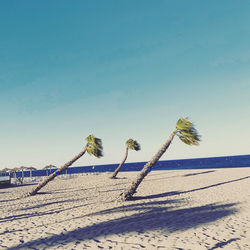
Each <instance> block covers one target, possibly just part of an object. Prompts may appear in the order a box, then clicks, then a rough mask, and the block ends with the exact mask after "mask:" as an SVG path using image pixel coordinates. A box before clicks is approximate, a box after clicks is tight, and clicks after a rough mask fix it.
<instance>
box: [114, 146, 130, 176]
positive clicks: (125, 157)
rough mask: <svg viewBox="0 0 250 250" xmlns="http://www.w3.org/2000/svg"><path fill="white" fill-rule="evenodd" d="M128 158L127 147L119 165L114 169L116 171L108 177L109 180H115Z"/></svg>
mask: <svg viewBox="0 0 250 250" xmlns="http://www.w3.org/2000/svg"><path fill="white" fill-rule="evenodd" d="M127 157H128V147H126V152H125V156H124V158H123V160H122V162H121V164H120V165H119V166H118V167H117V168H116V170H115V171H114V173H113V174H112V175H111V176H110V179H115V178H116V176H117V174H118V172H119V171H120V169H121V167H122V165H123V164H124V162H125V161H126V160H127Z"/></svg>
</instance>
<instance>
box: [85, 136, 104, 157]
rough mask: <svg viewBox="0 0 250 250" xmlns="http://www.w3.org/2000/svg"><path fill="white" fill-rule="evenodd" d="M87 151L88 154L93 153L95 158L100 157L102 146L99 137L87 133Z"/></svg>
mask: <svg viewBox="0 0 250 250" xmlns="http://www.w3.org/2000/svg"><path fill="white" fill-rule="evenodd" d="M86 140H87V146H86V149H87V152H88V153H89V154H90V155H94V156H95V157H97V158H100V157H102V156H103V152H102V150H103V147H102V140H101V139H99V138H96V137H95V136H93V135H89V136H88V137H87V138H86Z"/></svg>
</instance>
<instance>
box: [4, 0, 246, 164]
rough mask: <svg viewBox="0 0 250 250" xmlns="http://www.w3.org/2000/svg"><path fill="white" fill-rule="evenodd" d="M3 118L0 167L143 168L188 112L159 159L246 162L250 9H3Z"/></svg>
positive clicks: (141, 4) (242, 5) (228, 3)
mask: <svg viewBox="0 0 250 250" xmlns="http://www.w3.org/2000/svg"><path fill="white" fill-rule="evenodd" d="M0 115H1V123H0V169H1V168H4V167H10V168H12V167H19V166H21V165H24V166H35V167H37V168H42V167H44V166H45V165H47V164H54V165H56V166H60V165H61V164H63V163H64V162H66V161H68V160H70V159H71V158H72V157H73V156H74V155H75V154H77V153H78V152H79V151H80V150H81V149H82V148H83V146H84V145H85V138H86V137H87V136H88V135H89V134H94V135H95V136H97V137H99V138H101V139H102V140H103V146H104V157H103V158H101V159H95V158H94V157H90V156H88V155H85V156H84V157H83V158H82V159H81V160H79V161H78V162H77V163H76V164H75V165H92V164H103V163H107V164H108V163H118V162H119V161H120V160H121V159H122V157H123V154H124V150H125V141H126V140H127V139H129V138H133V139H136V140H137V141H138V142H139V143H140V144H141V148H142V150H141V151H140V152H130V154H129V157H128V160H127V161H128V162H135V161H147V160H149V159H150V158H151V157H152V156H153V155H154V153H155V152H156V151H157V150H158V149H159V147H160V146H161V145H162V144H163V142H164V141H165V140H166V139H167V138H168V136H169V134H170V133H171V132H172V130H173V129H174V127H175V123H176V121H177V120H178V118H179V117H186V116H188V117H189V118H190V119H191V120H192V121H194V122H195V124H196V128H197V129H198V131H199V132H200V134H201V135H202V142H201V144H200V146H199V147H194V146H193V147H189V146H187V145H184V144H182V143H181V142H179V139H178V138H175V139H174V142H173V144H172V145H171V147H170V148H169V150H168V152H166V154H165V155H164V156H163V157H162V160H167V159H180V158H197V157H210V156H212V157H213V156H223V155H238V154H249V153H250V126H249V124H250V1H248V0H241V1H235V0H221V1H217V0H211V1H200V0H197V1H195V0H189V1H186V0H178V1H174V0H172V1H168V0H166V1H161V0H159V1H152V0H151V1H147V0H137V1H134V0H128V1H117V0H115V1H95V0H91V1H90V0H89V1H77V0H75V1H63V0H55V1H46V0H43V1H31V0H30V1H27V0H23V1H18V0H16V1H14V0H13V1H1V3H0Z"/></svg>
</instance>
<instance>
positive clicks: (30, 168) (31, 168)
mask: <svg viewBox="0 0 250 250" xmlns="http://www.w3.org/2000/svg"><path fill="white" fill-rule="evenodd" d="M26 169H27V170H30V178H31V177H32V170H37V169H36V168H34V167H27V168H26Z"/></svg>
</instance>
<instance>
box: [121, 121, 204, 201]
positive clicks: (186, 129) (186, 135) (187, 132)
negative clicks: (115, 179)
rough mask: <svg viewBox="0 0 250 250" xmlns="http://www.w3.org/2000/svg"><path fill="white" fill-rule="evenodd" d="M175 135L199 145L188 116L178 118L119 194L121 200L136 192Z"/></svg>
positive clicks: (129, 197) (191, 143)
mask: <svg viewBox="0 0 250 250" xmlns="http://www.w3.org/2000/svg"><path fill="white" fill-rule="evenodd" d="M175 135H177V136H178V137H179V138H180V139H181V141H182V142H184V143H186V144H188V145H199V141H200V136H199V135H198V132H197V130H196V129H195V128H194V125H193V123H192V122H190V121H189V120H188V118H181V119H179V120H178V122H177V124H176V127H175V129H174V131H173V132H172V133H171V135H170V137H169V138H168V140H167V141H166V142H165V143H164V144H163V146H162V147H161V148H160V150H159V151H158V152H157V153H156V154H155V155H154V157H153V158H152V159H151V160H150V161H149V162H148V163H147V164H146V165H145V166H144V167H143V169H142V170H141V172H140V173H139V174H138V175H137V178H136V179H135V180H134V181H133V182H132V183H131V185H130V186H129V187H128V189H126V190H125V191H124V192H123V193H121V194H120V195H121V199H122V200H124V201H125V200H129V199H131V198H132V196H133V194H134V193H135V192H136V189H137V188H138V186H139V185H140V183H141V182H142V180H143V179H144V178H145V177H146V176H147V175H148V173H149V172H150V171H151V170H152V168H153V167H154V165H155V163H156V162H157V161H158V160H159V159H160V158H161V156H162V155H163V154H164V153H165V151H166V150H167V149H168V147H169V145H170V144H171V142H172V141H173V139H174V137H175Z"/></svg>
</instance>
